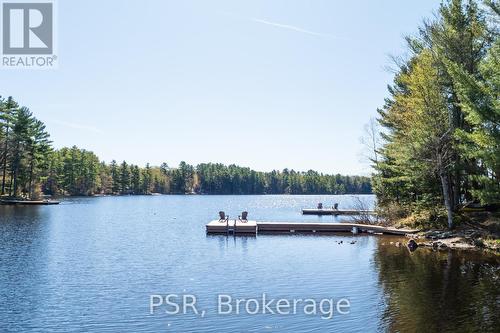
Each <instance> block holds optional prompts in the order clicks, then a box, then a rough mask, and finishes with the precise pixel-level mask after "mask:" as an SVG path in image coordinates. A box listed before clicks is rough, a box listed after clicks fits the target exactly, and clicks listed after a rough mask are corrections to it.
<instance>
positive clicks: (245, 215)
mask: <svg viewBox="0 0 500 333" xmlns="http://www.w3.org/2000/svg"><path fill="white" fill-rule="evenodd" d="M240 221H241V222H243V223H247V222H248V212H246V211H245V212H242V213H241V217H240Z"/></svg>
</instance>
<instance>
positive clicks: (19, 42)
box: [1, 1, 57, 68]
mask: <svg viewBox="0 0 500 333" xmlns="http://www.w3.org/2000/svg"><path fill="white" fill-rule="evenodd" d="M1 18H2V24H1V27H2V35H1V36H2V67H4V68H5V67H17V68H18V67H23V68H27V67H31V68H33V67H35V68H43V67H45V68H46V67H54V61H55V60H56V59H57V57H56V56H55V55H54V3H53V2H52V1H39V2H14V1H3V2H2V14H1Z"/></svg>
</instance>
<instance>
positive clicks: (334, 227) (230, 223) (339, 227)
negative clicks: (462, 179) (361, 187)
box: [206, 220, 417, 235]
mask: <svg viewBox="0 0 500 333" xmlns="http://www.w3.org/2000/svg"><path fill="white" fill-rule="evenodd" d="M354 228H356V229H354ZM206 229H207V233H208V234H235V235H236V234H254V235H256V234H258V233H294V232H298V233H315V232H321V233H328V232H353V233H358V232H360V233H361V232H368V233H379V234H389V235H406V234H412V233H415V232H417V230H413V229H397V228H392V227H383V226H379V225H370V224H357V223H304V222H257V221H248V222H243V221H240V220H238V221H235V220H224V221H218V220H215V221H211V222H210V223H208V224H207V225H206Z"/></svg>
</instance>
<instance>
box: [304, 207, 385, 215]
mask: <svg viewBox="0 0 500 333" xmlns="http://www.w3.org/2000/svg"><path fill="white" fill-rule="evenodd" d="M302 214H304V215H376V213H375V211H373V210H354V209H333V208H323V209H302Z"/></svg>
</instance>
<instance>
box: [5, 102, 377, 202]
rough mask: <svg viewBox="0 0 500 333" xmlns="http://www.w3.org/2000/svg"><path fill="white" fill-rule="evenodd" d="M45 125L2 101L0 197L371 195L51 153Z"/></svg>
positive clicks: (211, 166)
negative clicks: (159, 194) (152, 194)
mask: <svg viewBox="0 0 500 333" xmlns="http://www.w3.org/2000/svg"><path fill="white" fill-rule="evenodd" d="M51 144H52V142H51V141H50V136H49V133H48V132H47V130H46V128H45V125H44V123H43V122H42V121H40V120H38V119H36V118H35V117H34V116H33V114H32V112H31V111H30V110H29V109H28V108H26V107H20V106H19V104H18V103H17V102H16V101H15V100H14V99H13V98H12V97H8V98H1V97H0V168H1V169H0V170H1V171H0V176H1V179H0V186H1V188H0V191H1V192H0V193H1V195H2V196H7V197H15V198H19V197H22V198H37V197H40V196H41V195H42V194H45V195H95V194H151V193H161V194H185V193H189V194H346V193H357V194H368V193H371V191H372V190H371V183H370V178H368V177H361V176H342V175H339V174H337V175H325V174H322V173H318V172H316V171H313V170H309V171H307V172H297V171H294V170H288V169H284V170H282V171H271V172H259V171H254V170H251V169H250V168H244V167H239V166H236V165H229V166H226V165H223V164H219V163H203V164H199V165H197V166H193V165H190V164H187V163H185V162H181V163H180V164H179V166H178V167H176V168H170V167H169V166H168V165H167V164H166V163H163V164H161V165H160V166H150V165H149V164H147V165H146V166H145V167H139V166H137V165H133V164H129V163H127V162H126V161H123V162H121V163H117V162H116V161H114V160H113V161H111V163H109V164H108V163H105V162H103V161H101V160H100V159H99V157H98V156H96V155H95V154H94V153H93V152H91V151H87V150H85V149H80V148H78V147H76V146H73V147H71V148H62V149H53V148H52V145H51Z"/></svg>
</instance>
